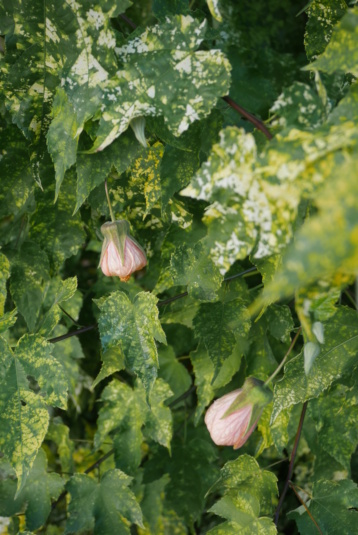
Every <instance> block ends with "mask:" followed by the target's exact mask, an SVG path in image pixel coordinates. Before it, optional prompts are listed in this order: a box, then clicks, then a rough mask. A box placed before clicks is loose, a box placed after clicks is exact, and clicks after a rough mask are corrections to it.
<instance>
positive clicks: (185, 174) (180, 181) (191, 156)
mask: <svg viewBox="0 0 358 535" xmlns="http://www.w3.org/2000/svg"><path fill="white" fill-rule="evenodd" d="M194 148H195V147H193V148H192V149H191V150H180V149H178V148H176V147H172V146H170V145H166V147H165V150H164V155H163V158H162V161H161V163H160V182H161V189H162V209H163V210H164V209H165V208H166V206H167V204H168V202H169V201H170V199H171V198H172V197H173V195H174V193H176V192H177V191H179V190H181V189H183V188H184V187H185V186H187V185H188V184H189V182H190V180H191V177H192V176H193V174H194V173H195V172H196V171H197V170H198V168H199V152H198V151H197V150H194Z"/></svg>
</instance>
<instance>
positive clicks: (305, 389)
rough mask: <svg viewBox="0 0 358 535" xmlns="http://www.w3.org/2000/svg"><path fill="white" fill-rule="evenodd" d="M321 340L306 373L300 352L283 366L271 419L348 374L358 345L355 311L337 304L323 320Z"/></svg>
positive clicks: (315, 395) (317, 393)
mask: <svg viewBox="0 0 358 535" xmlns="http://www.w3.org/2000/svg"><path fill="white" fill-rule="evenodd" d="M324 333H325V342H324V344H323V345H322V346H321V352H320V354H319V355H318V356H317V357H316V359H315V361H314V362H313V365H312V368H311V370H310V372H309V374H308V375H306V374H305V371H304V362H303V354H302V353H300V354H299V355H298V356H297V357H294V358H293V359H292V360H291V361H290V362H289V363H288V364H287V365H286V366H285V375H284V377H283V379H282V380H281V381H279V382H278V383H277V384H276V385H275V393H274V408H273V411H272V422H273V421H275V419H276V418H277V416H278V415H279V414H280V412H281V411H282V410H283V409H287V408H288V407H290V406H291V405H295V404H296V403H300V402H304V401H307V400H309V399H311V398H314V397H317V396H319V395H320V394H321V392H323V391H324V390H326V389H327V388H328V387H329V386H330V385H331V384H332V382H333V381H335V380H337V379H339V378H340V377H342V376H344V375H345V374H350V373H351V371H352V367H353V366H354V363H355V360H356V355H357V349H358V326H357V314H356V312H355V311H353V310H351V309H349V308H345V307H341V308H339V309H338V311H337V313H336V314H335V315H334V316H333V317H332V318H330V319H329V320H328V321H327V322H325V323H324Z"/></svg>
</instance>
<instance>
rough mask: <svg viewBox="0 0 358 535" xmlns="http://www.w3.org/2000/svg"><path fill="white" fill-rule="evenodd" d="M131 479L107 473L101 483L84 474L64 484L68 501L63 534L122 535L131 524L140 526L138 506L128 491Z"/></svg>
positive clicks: (121, 473)
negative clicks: (68, 497) (88, 532)
mask: <svg viewBox="0 0 358 535" xmlns="http://www.w3.org/2000/svg"><path fill="white" fill-rule="evenodd" d="M131 480H132V478H131V477H129V476H127V475H126V474H124V473H123V472H121V471H120V470H108V471H107V472H106V473H105V474H104V476H103V477H102V479H101V481H100V483H97V482H96V480H94V479H92V478H91V477H89V476H87V475H85V474H76V475H75V476H73V477H72V478H71V479H70V481H69V482H68V484H67V490H68V492H69V493H70V495H71V501H70V504H69V506H68V513H69V518H68V520H67V524H66V530H65V533H66V534H68V533H80V532H82V531H85V530H90V531H91V532H93V533H94V535H113V534H114V533H118V535H122V534H123V535H124V534H129V533H130V529H129V525H130V524H132V523H133V524H137V525H138V526H140V527H143V525H142V513H141V510H140V507H139V505H138V503H137V501H136V499H135V496H134V494H133V492H132V491H131V490H130V489H129V488H128V487H129V485H130V483H131Z"/></svg>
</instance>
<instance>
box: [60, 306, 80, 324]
mask: <svg viewBox="0 0 358 535" xmlns="http://www.w3.org/2000/svg"><path fill="white" fill-rule="evenodd" d="M58 307H59V308H60V309H61V310H62V312H63V313H64V314H65V315H66V316H67V317H68V318H69V319H70V320H71V321H72V323H74V324H75V325H77V327H81V325H80V324H79V323H78V321H76V320H75V319H74V318H73V317H72V316H71V314H69V313H68V312H67V311H66V310H65V309H64V308H62V306H61V305H58Z"/></svg>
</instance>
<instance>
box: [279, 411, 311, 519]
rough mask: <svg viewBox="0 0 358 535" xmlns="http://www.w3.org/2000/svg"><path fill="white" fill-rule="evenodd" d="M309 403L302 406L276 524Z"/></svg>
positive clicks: (288, 483)
mask: <svg viewBox="0 0 358 535" xmlns="http://www.w3.org/2000/svg"><path fill="white" fill-rule="evenodd" d="M307 403H308V401H305V402H304V404H303V407H302V412H301V417H300V421H299V424H298V428H297V433H296V438H295V443H294V445H293V450H292V453H291V460H290V465H289V467H288V474H287V477H286V482H285V486H284V488H283V491H282V494H281V496H280V500H279V502H278V505H277V508H276V511H275V517H274V522H275V524H276V526H277V524H278V518H279V516H280V511H281V507H282V504H283V502H284V499H285V496H286V493H287V490H288V487H289V485H290V481H291V476H292V473H293V466H294V464H295V458H296V453H297V448H298V444H299V442H300V438H301V432H302V426H303V422H304V419H305V414H306V410H307Z"/></svg>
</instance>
